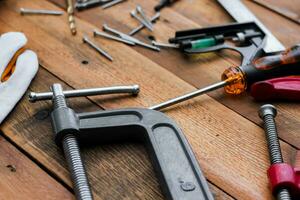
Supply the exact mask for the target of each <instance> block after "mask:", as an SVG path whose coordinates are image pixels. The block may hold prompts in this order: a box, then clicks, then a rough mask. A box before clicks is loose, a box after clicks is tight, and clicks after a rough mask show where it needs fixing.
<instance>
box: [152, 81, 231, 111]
mask: <svg viewBox="0 0 300 200" xmlns="http://www.w3.org/2000/svg"><path fill="white" fill-rule="evenodd" d="M229 83H230V82H228V81H226V80H225V81H221V82H218V83H215V84H212V85H209V86H207V87H205V88H201V89H199V90H196V91H194V92H191V93H188V94H185V95H182V96H179V97H176V98H174V99H170V100H168V101H165V102H163V103H160V104H157V105H154V106H151V107H149V109H152V110H161V109H163V108H166V107H169V106H172V105H174V104H178V103H180V102H183V101H186V100H188V99H191V98H194V97H196V96H199V95H202V94H205V93H207V92H210V91H213V90H216V89H219V88H221V87H224V86H226V85H228V84H229Z"/></svg>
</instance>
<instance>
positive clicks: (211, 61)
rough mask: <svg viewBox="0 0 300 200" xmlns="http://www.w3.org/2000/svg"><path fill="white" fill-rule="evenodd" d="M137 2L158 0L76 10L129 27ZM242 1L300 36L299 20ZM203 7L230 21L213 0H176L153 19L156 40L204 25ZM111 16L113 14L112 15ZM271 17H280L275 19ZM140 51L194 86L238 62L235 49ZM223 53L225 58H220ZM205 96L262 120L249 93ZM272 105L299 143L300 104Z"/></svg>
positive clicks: (285, 35) (282, 36)
mask: <svg viewBox="0 0 300 200" xmlns="http://www.w3.org/2000/svg"><path fill="white" fill-rule="evenodd" d="M51 1H52V2H55V3H56V4H59V3H60V5H61V6H63V5H64V4H63V3H62V1H61V0H51ZM137 3H140V4H141V5H143V7H144V8H145V9H146V10H147V11H148V13H151V12H153V11H152V8H153V7H154V5H155V3H156V2H155V1H144V2H142V3H141V2H137V1H134V0H133V1H130V2H128V3H125V4H122V5H120V7H122V9H114V8H111V9H107V10H104V11H103V10H102V9H100V8H93V9H90V10H87V11H83V12H79V13H78V16H79V17H80V18H82V19H84V20H86V21H88V22H90V23H92V24H95V25H96V26H98V27H99V28H101V26H102V24H103V23H104V22H105V23H108V22H109V24H111V25H112V26H114V27H118V29H119V30H122V31H124V32H129V30H130V29H131V28H133V27H135V26H136V21H135V20H134V19H132V18H131V17H130V16H129V14H128V13H129V12H130V10H132V9H133V8H134V6H135V5H136V4H137ZM245 3H246V5H247V6H248V7H249V9H251V10H252V11H253V12H254V13H255V14H257V15H258V17H259V18H260V19H261V20H262V21H263V23H265V24H266V26H267V27H268V28H270V30H271V31H272V32H273V33H274V34H275V36H276V37H278V38H279V40H280V41H283V42H284V44H285V45H286V46H290V45H293V44H295V41H300V35H299V34H298V32H299V31H300V27H299V26H297V25H295V24H294V23H293V22H290V21H289V20H286V19H284V18H282V17H280V16H278V15H276V14H274V13H273V12H270V11H268V10H266V9H264V8H261V7H260V6H257V5H256V4H254V3H252V2H249V1H245ZM120 7H119V8H120ZM179 8H180V9H179ZM182 8H185V9H182ZM173 9H174V10H176V12H174V11H173ZM207 12H210V13H216V14H214V15H209V21H211V22H212V23H214V24H218V23H219V24H221V23H228V22H229V21H230V17H229V15H228V14H227V13H226V12H224V9H223V8H222V7H221V6H220V5H218V4H217V3H216V2H214V3H213V2H212V1H209V0H204V1H201V2H197V3H195V2H194V1H181V2H179V3H176V4H175V6H173V7H172V9H169V8H167V9H165V10H164V12H163V13H162V19H161V20H160V21H159V22H158V23H157V24H156V25H155V31H154V33H153V35H154V36H155V38H156V39H158V40H160V41H167V39H168V38H169V37H172V36H173V35H174V32H175V31H176V30H182V29H187V28H194V27H199V26H201V25H202V23H203V24H204V25H207V23H206V22H205V20H204V21H203V19H206V16H207V15H208V14H207ZM178 13H180V14H178ZM194 13H197V14H198V15H195V14H194ZM110 16H115V17H114V18H111V17H110ZM183 16H184V17H183ZM199 16H205V17H199ZM269 16H272V17H269ZM274 21H278V22H280V23H274ZM281 24H285V26H286V27H285V29H282V26H281ZM148 36H149V33H148V32H147V31H144V32H142V33H141V34H139V37H140V38H147V37H148ZM97 41H101V42H102V41H103V40H100V39H98V40H97ZM106 44H107V43H106ZM138 52H139V53H141V54H143V55H144V56H146V57H148V58H150V59H151V60H152V61H154V62H156V63H157V64H159V65H160V66H163V67H164V68H165V69H167V70H169V71H171V72H172V73H174V74H175V75H177V76H178V77H180V78H181V79H183V80H185V81H186V82H188V83H190V84H191V85H193V86H195V87H197V88H201V87H204V86H206V85H208V84H211V83H214V82H217V81H219V79H220V75H221V73H222V72H223V70H224V69H225V68H227V67H228V66H232V65H233V64H235V65H237V64H238V62H237V57H236V56H237V55H236V54H234V55H232V54H231V53H226V54H224V55H223V56H222V57H219V56H216V54H205V55H201V56H198V57H196V58H192V59H186V58H185V57H183V56H182V55H181V54H180V53H179V52H176V51H174V50H163V51H162V52H160V53H159V54H157V53H153V52H151V51H148V50H144V49H141V50H140V49H138ZM224 57H225V58H226V60H227V61H228V62H226V61H224V59H223V58H224ZM162 58H163V59H162ZM209 96H211V97H213V98H214V99H216V100H217V101H219V102H221V103H222V104H224V105H226V106H227V107H229V108H230V109H232V110H234V111H235V112H237V113H239V114H241V115H242V116H244V117H246V118H247V119H249V120H251V121H253V122H255V123H256V124H258V125H260V119H259V118H257V114H256V111H257V110H258V108H259V106H260V105H261V104H262V103H261V102H254V101H253V99H252V97H249V95H248V94H243V95H240V96H237V97H235V96H229V95H224V92H223V91H222V90H218V91H215V92H212V93H209ZM275 105H276V106H277V107H278V110H279V113H281V115H282V116H283V118H280V119H278V124H280V125H281V126H279V134H280V138H282V139H283V140H284V141H287V142H288V143H290V144H292V145H294V146H296V147H297V148H300V138H299V137H297V134H298V133H297V130H298V129H299V128H300V123H299V122H300V113H295V112H294V110H295V108H296V109H297V108H298V109H299V106H300V105H298V104H297V103H275ZM287 119H288V120H287ZM286 121H291V122H292V123H287V122H286Z"/></svg>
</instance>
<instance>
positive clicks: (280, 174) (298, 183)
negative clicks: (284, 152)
mask: <svg viewBox="0 0 300 200" xmlns="http://www.w3.org/2000/svg"><path fill="white" fill-rule="evenodd" d="M297 159H298V160H300V151H298V152H297V158H296V160H297ZM268 177H269V181H270V185H271V190H272V193H273V194H274V195H276V194H277V193H278V190H280V189H282V188H286V189H288V190H289V191H290V192H291V196H292V197H294V198H295V199H297V197H300V167H299V166H296V167H293V166H291V165H289V164H287V163H277V164H273V165H271V167H270V168H269V169H268Z"/></svg>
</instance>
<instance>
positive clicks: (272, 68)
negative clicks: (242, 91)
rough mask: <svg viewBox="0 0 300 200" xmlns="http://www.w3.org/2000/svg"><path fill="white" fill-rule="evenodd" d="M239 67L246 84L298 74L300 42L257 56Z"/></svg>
mask: <svg viewBox="0 0 300 200" xmlns="http://www.w3.org/2000/svg"><path fill="white" fill-rule="evenodd" d="M240 69H241V71H242V72H243V74H244V75H245V76H246V80H247V83H248V86H250V85H252V83H254V82H257V81H262V80H267V79H270V78H276V77H282V76H290V75H300V44H298V45H296V46H293V47H292V48H290V49H288V50H286V51H284V52H281V53H280V54H276V55H270V56H265V57H262V58H259V59H257V60H255V61H254V62H253V63H251V64H249V65H245V66H241V67H240Z"/></svg>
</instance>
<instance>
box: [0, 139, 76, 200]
mask: <svg viewBox="0 0 300 200" xmlns="http://www.w3.org/2000/svg"><path fill="white" fill-rule="evenodd" d="M0 155H1V156H0V199H6V200H21V199H32V200H38V199H49V200H50V199H51V200H56V199H65V200H67V199H69V200H71V199H74V196H73V194H71V193H70V192H69V191H68V190H66V189H65V188H64V187H63V186H62V185H61V184H60V183H58V182H56V181H55V180H54V179H53V178H52V177H50V176H49V175H48V174H47V173H45V172H44V171H43V170H42V169H40V168H39V167H38V166H37V165H36V164H35V163H33V162H32V161H31V160H30V159H28V158H27V157H26V156H24V155H23V154H22V153H21V152H19V151H18V150H17V149H16V148H15V147H14V146H12V145H11V144H10V143H9V142H8V141H7V140H5V139H4V138H3V137H2V136H0Z"/></svg>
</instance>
